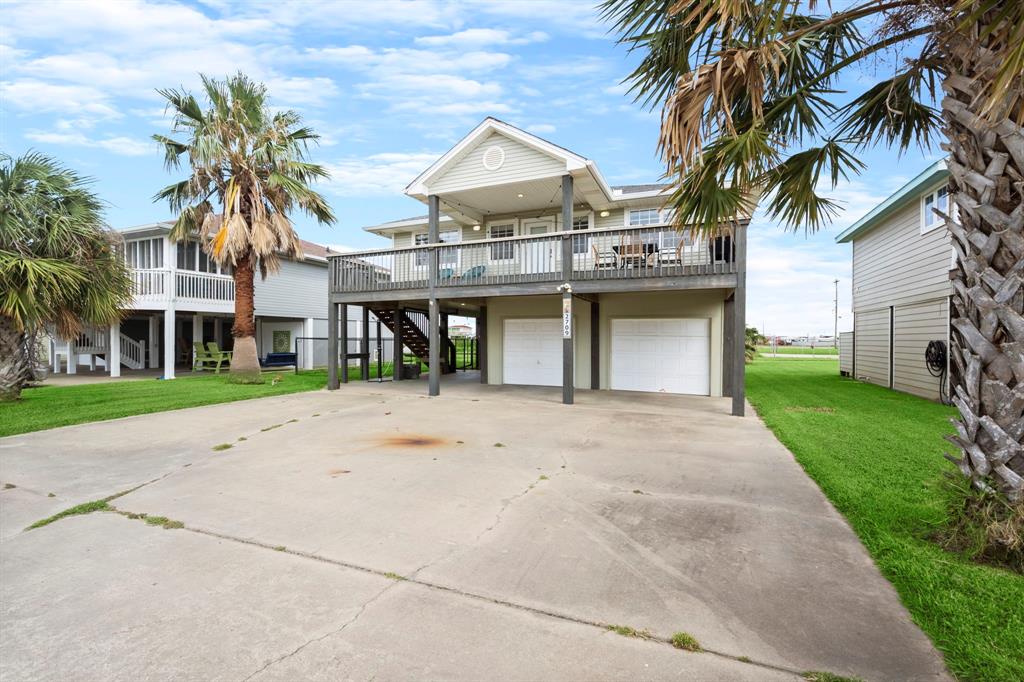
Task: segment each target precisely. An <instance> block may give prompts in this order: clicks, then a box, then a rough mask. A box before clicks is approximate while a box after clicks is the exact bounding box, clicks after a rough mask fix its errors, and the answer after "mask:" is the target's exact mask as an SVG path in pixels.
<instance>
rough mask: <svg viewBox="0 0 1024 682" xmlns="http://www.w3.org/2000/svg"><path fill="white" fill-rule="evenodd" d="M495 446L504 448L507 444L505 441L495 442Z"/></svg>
mask: <svg viewBox="0 0 1024 682" xmlns="http://www.w3.org/2000/svg"><path fill="white" fill-rule="evenodd" d="M494 447H496V448H503V447H505V444H504V443H495V444H494Z"/></svg>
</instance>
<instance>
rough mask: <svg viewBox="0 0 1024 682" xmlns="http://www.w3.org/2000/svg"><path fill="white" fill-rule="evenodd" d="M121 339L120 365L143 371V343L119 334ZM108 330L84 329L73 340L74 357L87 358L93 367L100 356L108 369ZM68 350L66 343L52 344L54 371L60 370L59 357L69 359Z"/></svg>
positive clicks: (144, 350) (144, 355) (144, 349)
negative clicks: (81, 356)
mask: <svg viewBox="0 0 1024 682" xmlns="http://www.w3.org/2000/svg"><path fill="white" fill-rule="evenodd" d="M120 337H121V339H120V340H121V364H122V365H123V366H125V367H128V368H129V369H144V368H145V366H146V344H145V342H143V341H136V340H135V339H133V338H131V337H130V336H127V335H126V334H124V332H121V333H120ZM109 346H110V330H109V329H96V328H92V327H89V328H86V329H84V330H82V332H81V333H80V334H79V335H78V336H77V337H76V338H75V340H74V356H75V357H76V358H77V357H78V356H80V355H88V356H89V361H90V362H89V365H90V367H95V364H96V363H95V358H96V356H101V357H102V358H103V359H104V364H106V365H107V367H108V368H109V366H110V363H109V362H108V361H107V360H108V358H109V357H110V348H109ZM68 351H69V349H68V342H67V341H55V342H54V362H55V363H56V364H55V366H54V371H59V369H60V365H59V363H60V360H59V358H60V356H64V357H65V358H68V357H69V355H70V354H69V352H68Z"/></svg>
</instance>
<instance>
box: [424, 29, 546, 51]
mask: <svg viewBox="0 0 1024 682" xmlns="http://www.w3.org/2000/svg"><path fill="white" fill-rule="evenodd" d="M549 37H550V36H548V34H547V33H544V32H543V31H533V32H532V33H527V34H525V35H520V36H516V35H515V34H513V33H512V32H511V31H505V30H502V29H495V28H468V29H466V30H465V31H458V32H456V33H452V34H450V35H439V36H420V37H418V38H416V39H415V42H416V44H417V45H429V46H439V45H452V46H454V47H458V48H464V47H467V46H480V45H483V46H493V45H527V44H529V43H540V42H544V41H545V40H547V39H548V38H549Z"/></svg>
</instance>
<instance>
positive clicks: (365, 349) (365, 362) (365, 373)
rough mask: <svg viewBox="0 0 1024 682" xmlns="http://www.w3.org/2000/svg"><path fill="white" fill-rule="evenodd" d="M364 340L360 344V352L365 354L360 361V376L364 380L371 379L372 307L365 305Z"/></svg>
mask: <svg viewBox="0 0 1024 682" xmlns="http://www.w3.org/2000/svg"><path fill="white" fill-rule="evenodd" d="M362 331H363V334H362V336H363V341H362V343H361V344H360V346H359V352H360V353H362V354H363V358H362V360H360V361H359V368H360V371H359V377H360V378H361V379H362V380H363V381H369V380H370V309H369V308H367V307H366V306H365V305H364V306H363V330H362Z"/></svg>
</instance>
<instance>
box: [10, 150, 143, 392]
mask: <svg viewBox="0 0 1024 682" xmlns="http://www.w3.org/2000/svg"><path fill="white" fill-rule="evenodd" d="M119 244H120V239H119V237H118V235H116V233H114V232H112V231H110V230H109V229H107V228H106V226H105V225H104V223H103V211H102V204H101V203H100V200H99V199H97V198H96V196H95V195H94V194H93V193H92V192H91V191H90V190H89V188H88V182H87V181H86V180H85V179H84V178H82V177H81V176H79V175H78V174H77V173H75V172H74V171H72V170H69V169H67V168H64V167H63V166H61V165H60V164H59V163H58V162H57V161H55V160H53V159H50V158H47V157H45V156H42V155H40V154H36V153H32V152H30V153H27V154H25V155H24V156H22V157H20V158H17V159H14V158H12V157H10V156H8V155H7V154H3V153H0V401H6V400H17V399H18V398H20V397H21V389H22V388H23V387H24V386H26V385H27V384H28V383H29V382H31V381H32V380H33V378H34V373H35V364H36V346H35V339H36V338H37V336H38V335H39V334H41V333H42V332H43V331H44V330H45V329H47V328H49V330H51V331H52V332H53V333H56V334H57V335H59V336H61V337H63V338H71V337H73V336H75V335H77V334H78V333H79V332H80V331H81V330H82V327H83V326H84V325H109V324H112V323H114V322H117V320H118V319H120V316H121V311H122V310H123V309H124V308H125V307H127V306H128V304H129V303H130V301H131V298H132V283H131V278H130V276H129V274H128V268H127V266H126V265H125V262H124V258H122V257H121V255H120V253H119V251H118V245H119Z"/></svg>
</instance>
